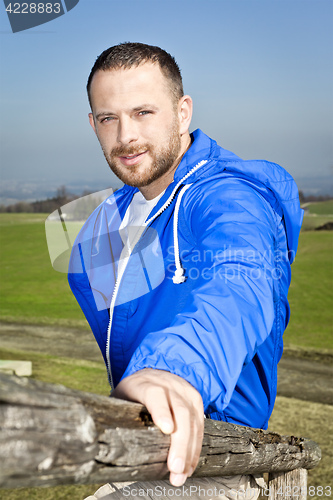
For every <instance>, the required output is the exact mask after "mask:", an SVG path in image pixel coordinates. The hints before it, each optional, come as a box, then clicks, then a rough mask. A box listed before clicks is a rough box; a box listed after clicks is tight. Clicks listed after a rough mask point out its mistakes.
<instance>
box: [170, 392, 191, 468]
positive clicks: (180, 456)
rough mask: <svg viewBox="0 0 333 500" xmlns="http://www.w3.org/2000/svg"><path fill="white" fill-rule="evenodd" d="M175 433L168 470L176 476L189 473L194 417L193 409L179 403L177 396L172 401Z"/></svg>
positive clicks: (181, 402) (171, 444)
mask: <svg viewBox="0 0 333 500" xmlns="http://www.w3.org/2000/svg"><path fill="white" fill-rule="evenodd" d="M170 406H171V407H172V411H173V417H174V422H175V431H174V432H173V433H172V435H171V443H170V450H169V455H168V468H169V470H170V472H172V473H175V474H183V473H188V472H189V461H190V458H191V448H192V443H191V439H192V437H194V436H193V422H192V418H193V415H192V414H191V409H190V407H189V406H186V405H185V404H184V402H183V401H179V400H178V398H177V397H176V396H174V395H173V396H172V398H171V400H170Z"/></svg>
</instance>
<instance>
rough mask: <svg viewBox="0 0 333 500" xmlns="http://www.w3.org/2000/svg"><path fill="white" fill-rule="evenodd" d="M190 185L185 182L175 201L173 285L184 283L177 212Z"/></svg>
mask: <svg viewBox="0 0 333 500" xmlns="http://www.w3.org/2000/svg"><path fill="white" fill-rule="evenodd" d="M190 186H192V184H186V186H184V187H183V188H182V189H181V191H180V193H179V195H178V197H177V201H176V206H175V213H174V216H173V241H174V245H175V264H176V271H175V274H174V275H173V277H172V281H173V282H174V284H175V285H179V284H180V283H184V281H185V280H186V277H185V276H184V274H185V269H184V268H183V266H182V263H181V262H180V255H179V243H178V214H179V207H180V202H181V201H182V197H183V195H184V193H185V191H186V190H187V189H188V188H189V187H190Z"/></svg>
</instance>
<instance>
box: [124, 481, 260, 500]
mask: <svg viewBox="0 0 333 500" xmlns="http://www.w3.org/2000/svg"><path fill="white" fill-rule="evenodd" d="M120 491H121V493H122V495H123V496H124V497H125V498H132V497H144V498H149V497H151V498H165V497H167V498H172V497H174V498H191V497H194V496H195V497H196V498H197V497H198V496H199V497H201V498H203V499H204V498H207V499H211V498H212V497H213V498H218V497H219V496H220V498H221V497H222V498H223V496H224V497H225V496H226V495H228V498H233V499H235V500H252V499H254V498H256V496H257V494H258V489H257V488H247V489H238V490H236V489H224V488H219V487H216V486H213V487H208V488H207V487H201V486H200V485H190V486H186V485H183V486H182V487H180V488H175V487H170V486H162V485H157V486H154V487H153V488H135V487H131V486H125V487H124V488H122V489H121V490H120Z"/></svg>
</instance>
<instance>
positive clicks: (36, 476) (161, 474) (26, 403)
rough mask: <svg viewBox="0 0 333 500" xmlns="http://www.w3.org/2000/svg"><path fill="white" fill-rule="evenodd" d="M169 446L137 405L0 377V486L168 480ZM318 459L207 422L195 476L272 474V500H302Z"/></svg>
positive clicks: (301, 445)
mask: <svg viewBox="0 0 333 500" xmlns="http://www.w3.org/2000/svg"><path fill="white" fill-rule="evenodd" d="M169 443H170V438H169V436H166V435H164V434H162V433H161V432H160V430H159V429H158V428H157V427H156V426H155V425H154V424H153V423H152V421H151V419H150V415H149V414H148V413H147V411H146V410H145V408H144V407H143V406H142V405H140V404H137V403H130V402H127V401H122V400H117V399H114V398H108V397H105V396H98V395H94V394H89V393H84V392H80V391H74V390H71V389H68V388H66V387H63V386H60V385H52V384H46V383H43V382H39V381H36V380H31V379H28V378H21V377H16V376H9V375H4V374H0V488H17V487H30V486H54V485H64V484H74V483H75V484H87V483H91V484H92V483H100V482H119V481H134V480H138V481H144V480H156V479H161V478H165V477H167V467H166V458H167V453H168V449H169ZM320 456H321V453H320V448H319V447H318V445H317V444H316V443H315V442H313V441H311V440H307V439H303V438H301V437H294V436H281V435H279V434H276V433H272V432H267V431H262V430H258V429H251V428H248V427H242V426H237V425H233V424H229V423H225V422H217V421H214V420H209V419H207V420H206V421H205V434H204V439H203V446H202V452H201V457H200V461H199V465H198V467H197V469H196V470H195V472H194V474H193V477H213V476H230V475H235V474H240V473H242V474H260V473H268V474H269V476H268V477H269V485H268V486H269V492H270V493H269V495H268V498H271V499H274V498H279V500H282V498H284V497H283V496H282V497H281V494H280V495H279V494H278V493H277V491H291V495H290V496H289V495H288V498H297V499H298V500H302V499H303V498H306V494H305V493H304V494H302V495H301V494H300V488H301V486H302V487H303V488H305V490H306V475H307V469H311V468H313V467H315V466H316V465H317V464H318V462H319V460H320ZM295 487H297V488H296V489H297V494H296V493H295V495H293V491H294V490H295ZM295 491H296V490H295ZM0 496H1V493H0Z"/></svg>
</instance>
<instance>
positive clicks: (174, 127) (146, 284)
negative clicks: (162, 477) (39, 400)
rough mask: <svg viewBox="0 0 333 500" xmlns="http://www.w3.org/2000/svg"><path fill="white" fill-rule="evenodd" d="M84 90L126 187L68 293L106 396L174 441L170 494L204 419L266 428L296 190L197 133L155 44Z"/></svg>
mask: <svg viewBox="0 0 333 500" xmlns="http://www.w3.org/2000/svg"><path fill="white" fill-rule="evenodd" d="M87 90H88V96H89V101H90V105H91V113H90V114H89V120H90V124H91V126H92V128H93V129H94V131H95V133H96V135H97V138H98V140H99V142H100V144H101V147H102V150H103V152H104V155H105V158H106V160H107V162H108V164H109V166H110V168H111V170H112V171H113V172H114V173H115V174H116V175H117V176H118V177H119V178H120V179H121V180H122V181H123V182H124V187H123V188H121V189H119V190H118V191H116V193H115V194H114V195H113V196H111V197H110V198H108V199H107V200H106V201H105V202H104V203H102V205H101V206H100V207H98V208H97V209H96V210H95V211H94V212H93V214H92V215H91V216H90V218H89V219H88V221H87V222H86V224H85V226H84V227H83V229H82V231H81V233H80V235H79V237H78V239H77V242H76V245H75V247H74V249H73V252H72V257H71V263H70V270H69V283H70V286H71V289H72V291H73V293H74V295H75V296H76V298H77V300H78V302H79V304H80V306H81V307H82V309H83V311H84V313H85V315H86V318H87V320H88V322H89V324H90V326H91V328H92V330H93V333H94V335H95V337H96V340H97V342H98V344H99V346H100V348H101V351H102V354H103V356H104V359H105V362H106V365H107V370H108V375H109V380H110V383H111V387H112V388H113V392H112V395H113V396H115V397H120V398H123V399H129V400H133V401H138V402H140V403H143V404H144V405H145V406H146V407H147V408H148V410H149V412H150V413H151V416H152V419H153V421H154V422H155V424H156V425H157V426H158V427H160V429H161V430H162V432H164V433H166V434H170V435H171V446H170V451H169V455H168V468H169V471H170V482H171V483H172V484H173V485H174V486H181V485H183V484H184V482H185V480H186V479H187V477H189V476H191V474H192V473H193V471H194V469H195V467H196V465H197V463H198V459H199V455H200V450H201V444H202V436H203V422H204V415H206V416H207V417H209V418H213V419H218V420H224V421H229V422H233V423H236V424H240V425H248V426H252V427H259V428H267V422H268V419H269V417H270V414H271V412H272V409H273V405H274V401H275V397H276V378H277V363H278V361H279V359H280V357H281V353H282V334H283V331H284V329H285V327H286V325H287V323H288V319H289V308H288V302H287V292H288V287H289V283H290V264H291V262H292V260H293V258H294V255H295V252H296V249H297V241H298V235H299V230H300V226H301V222H302V211H301V210H300V207H299V201H298V193H297V188H296V185H295V183H294V181H293V179H292V178H291V177H290V175H289V174H287V173H286V172H285V171H284V170H283V169H282V168H281V167H279V166H278V165H276V164H271V163H268V162H265V161H243V160H241V159H240V158H239V157H237V156H236V155H235V154H233V153H231V152H229V151H226V150H224V149H222V148H220V147H219V146H217V144H216V143H215V141H213V140H211V139H210V138H209V137H207V136H206V135H205V134H203V133H202V132H201V131H200V130H197V131H195V132H194V133H193V134H190V133H189V127H190V122H191V117H192V100H191V98H190V97H189V96H188V95H184V92H183V86H182V80H181V75H180V71H179V68H178V66H177V64H176V62H175V61H174V59H173V58H172V57H171V56H170V55H169V54H167V53H166V52H165V51H163V50H162V49H160V48H158V47H151V46H148V45H144V44H137V43H125V44H121V45H118V46H115V47H111V48H110V49H108V50H106V51H104V52H103V53H102V54H101V55H100V56H99V58H98V59H97V60H96V63H95V65H94V67H93V68H92V70H91V73H90V76H89V80H88V84H87ZM154 235H155V236H156V238H155V239H154V237H153V236H154ZM158 262H162V264H163V265H162V269H161V266H159V265H158ZM140 266H141V267H140ZM154 280H155V281H154ZM114 387H115V388H114Z"/></svg>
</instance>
